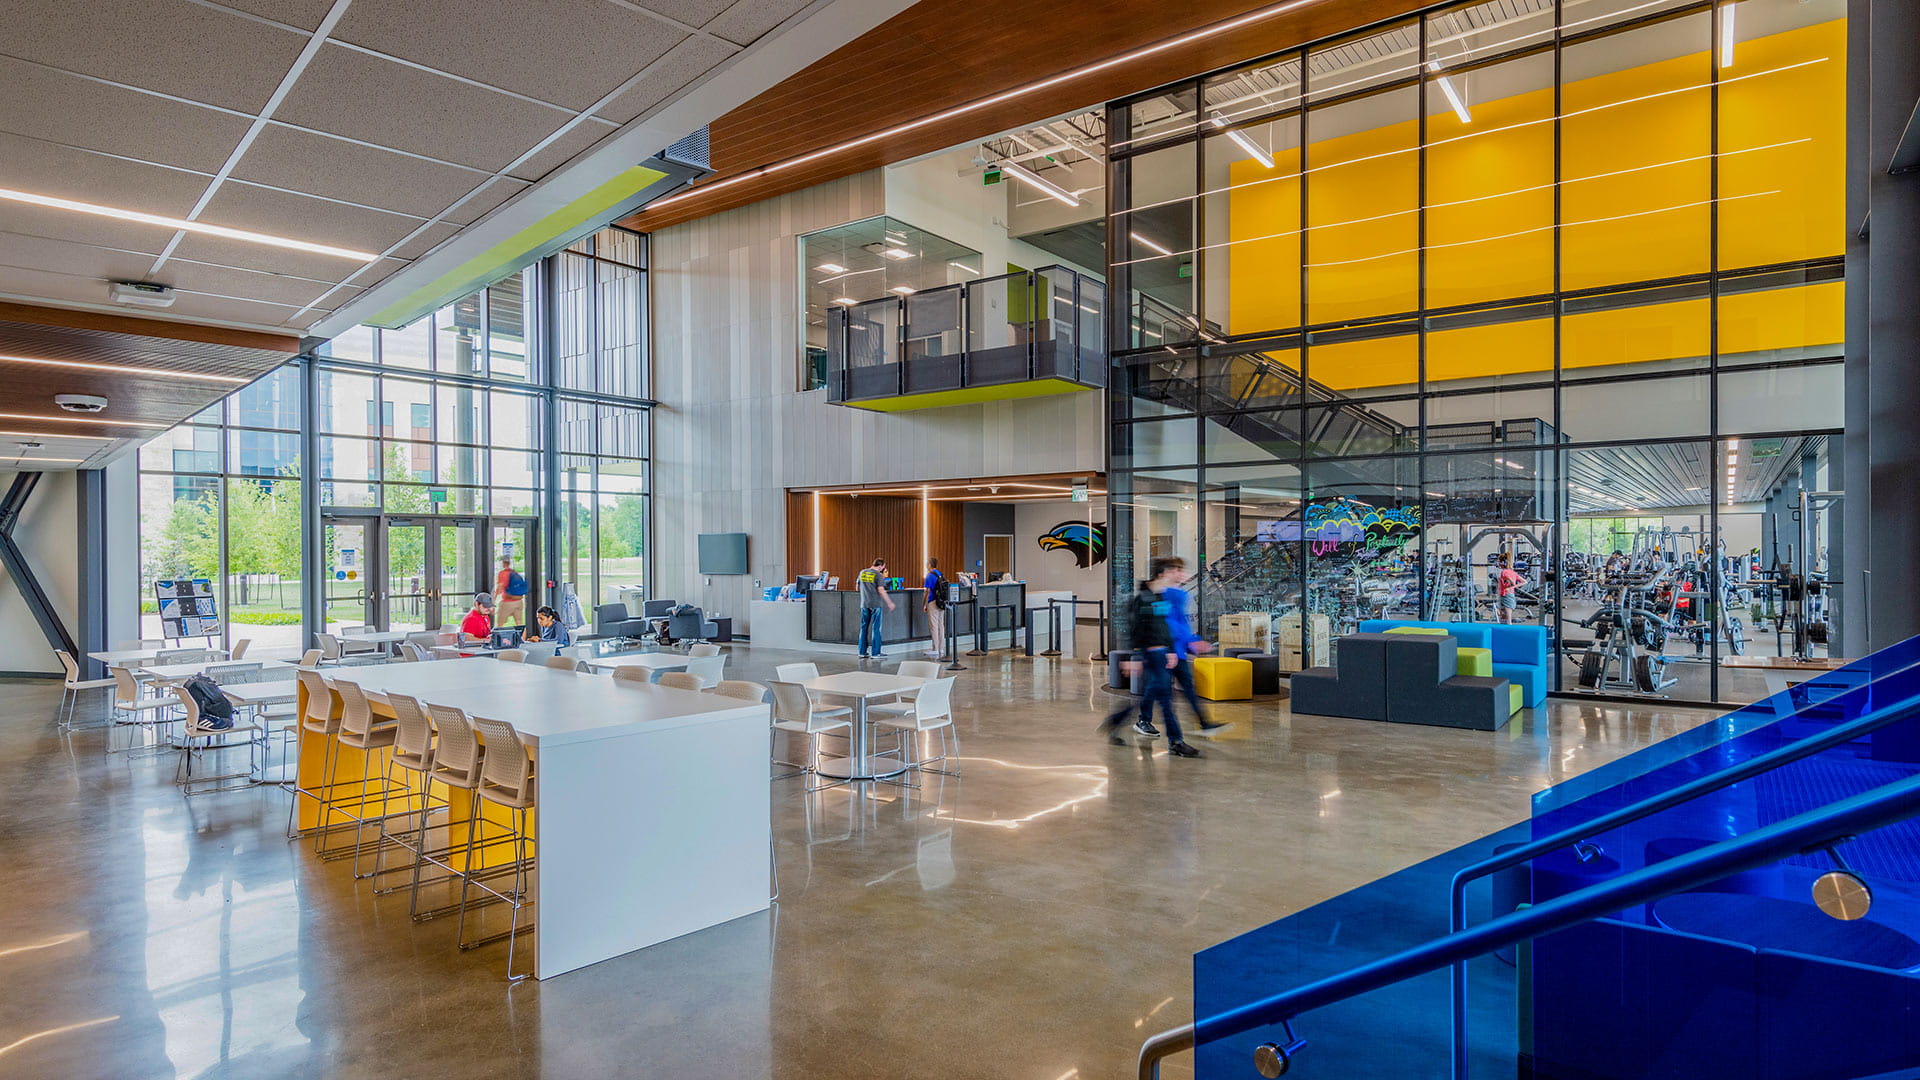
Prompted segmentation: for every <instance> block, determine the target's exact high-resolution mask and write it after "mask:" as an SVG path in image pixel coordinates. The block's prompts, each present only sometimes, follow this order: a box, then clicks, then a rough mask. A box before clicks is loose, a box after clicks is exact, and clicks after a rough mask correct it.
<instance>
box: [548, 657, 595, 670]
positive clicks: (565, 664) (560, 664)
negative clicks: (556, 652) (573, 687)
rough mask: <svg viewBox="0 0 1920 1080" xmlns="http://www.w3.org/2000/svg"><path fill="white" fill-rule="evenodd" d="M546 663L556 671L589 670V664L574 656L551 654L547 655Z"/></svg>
mask: <svg viewBox="0 0 1920 1080" xmlns="http://www.w3.org/2000/svg"><path fill="white" fill-rule="evenodd" d="M545 663H546V665H547V666H548V667H550V668H552V669H554V670H555V671H579V672H584V671H586V670H587V665H586V662H585V661H583V660H580V659H578V658H577V657H572V656H549V657H547V659H546V661H545Z"/></svg>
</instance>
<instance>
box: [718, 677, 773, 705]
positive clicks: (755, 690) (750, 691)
mask: <svg viewBox="0 0 1920 1080" xmlns="http://www.w3.org/2000/svg"><path fill="white" fill-rule="evenodd" d="M707 693H709V694H713V695H715V696H718V697H731V698H739V699H740V700H741V701H753V702H762V701H765V700H767V688H766V687H764V686H762V685H760V684H759V683H757V682H748V681H746V680H745V679H722V680H720V681H719V682H718V683H716V684H715V685H713V686H709V687H707Z"/></svg>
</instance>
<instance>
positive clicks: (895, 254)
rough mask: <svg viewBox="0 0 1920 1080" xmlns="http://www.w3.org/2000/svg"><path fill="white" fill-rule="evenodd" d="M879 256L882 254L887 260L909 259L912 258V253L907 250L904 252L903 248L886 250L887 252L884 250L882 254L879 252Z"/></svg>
mask: <svg viewBox="0 0 1920 1080" xmlns="http://www.w3.org/2000/svg"><path fill="white" fill-rule="evenodd" d="M880 254H882V255H885V256H886V257H887V258H889V259H911V258H913V252H911V251H908V250H906V249H904V248H888V249H887V250H885V251H883V252H881V253H880Z"/></svg>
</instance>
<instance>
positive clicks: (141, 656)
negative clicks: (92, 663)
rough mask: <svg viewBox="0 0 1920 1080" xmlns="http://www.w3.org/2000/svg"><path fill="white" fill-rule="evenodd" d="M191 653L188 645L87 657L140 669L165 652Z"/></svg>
mask: <svg viewBox="0 0 1920 1080" xmlns="http://www.w3.org/2000/svg"><path fill="white" fill-rule="evenodd" d="M189 651H194V650H193V646H191V645H188V646H185V647H183V648H178V649H103V650H101V651H100V652H90V653H88V654H87V655H88V656H90V657H92V658H93V659H95V660H98V661H100V662H101V663H103V664H106V665H108V666H111V667H139V666H140V665H142V664H151V663H153V662H154V661H155V660H157V659H159V657H160V654H161V653H163V652H189ZM198 651H200V652H205V653H208V654H210V655H213V656H220V657H224V656H226V655H227V650H225V649H201V650H198Z"/></svg>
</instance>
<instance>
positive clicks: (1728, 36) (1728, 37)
mask: <svg viewBox="0 0 1920 1080" xmlns="http://www.w3.org/2000/svg"><path fill="white" fill-rule="evenodd" d="M1737 6H1738V5H1735V4H1722V5H1720V67H1721V68H1722V69H1725V68H1730V67H1732V66H1733V11H1734V8H1735V7H1737Z"/></svg>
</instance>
